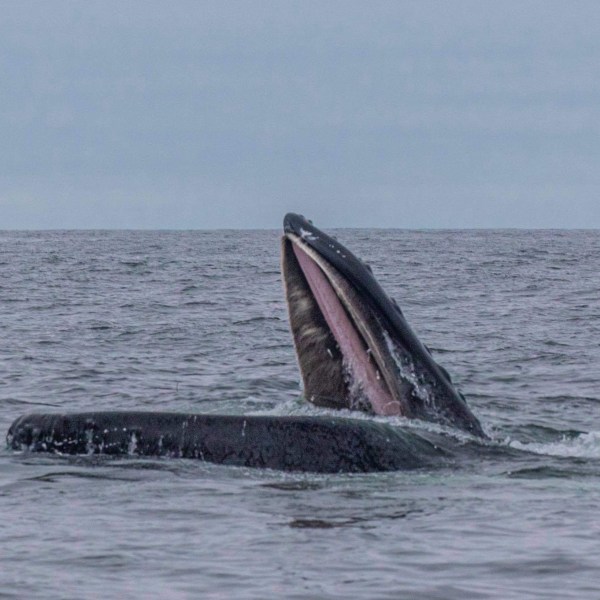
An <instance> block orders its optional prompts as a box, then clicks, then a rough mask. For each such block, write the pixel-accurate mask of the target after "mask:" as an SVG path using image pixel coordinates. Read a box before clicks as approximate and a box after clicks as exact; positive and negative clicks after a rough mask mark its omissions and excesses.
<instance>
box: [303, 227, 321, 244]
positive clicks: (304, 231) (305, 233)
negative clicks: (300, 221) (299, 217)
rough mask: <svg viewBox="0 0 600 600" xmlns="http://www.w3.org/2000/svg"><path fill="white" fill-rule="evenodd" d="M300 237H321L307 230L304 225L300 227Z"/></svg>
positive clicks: (306, 238) (310, 238)
mask: <svg viewBox="0 0 600 600" xmlns="http://www.w3.org/2000/svg"><path fill="white" fill-rule="evenodd" d="M300 237H301V238H302V239H303V240H311V241H314V240H318V239H319V238H318V237H317V236H316V235H315V234H314V233H312V232H310V231H306V229H304V228H303V227H300Z"/></svg>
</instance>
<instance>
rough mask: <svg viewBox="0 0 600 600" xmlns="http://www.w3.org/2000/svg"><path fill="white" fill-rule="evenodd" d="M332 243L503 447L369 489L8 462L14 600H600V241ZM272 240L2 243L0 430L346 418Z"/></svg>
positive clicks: (6, 585) (6, 538)
mask: <svg viewBox="0 0 600 600" xmlns="http://www.w3.org/2000/svg"><path fill="white" fill-rule="evenodd" d="M334 233H335V235H337V236H338V238H339V239H340V241H342V242H343V243H345V244H346V245H347V246H348V247H349V248H350V249H351V250H352V251H354V252H355V253H356V254H357V255H359V256H361V257H362V258H364V259H366V260H367V261H368V262H369V263H370V264H371V265H372V268H373V271H374V273H375V276H376V277H377V278H378V279H379V281H380V282H381V284H382V286H383V287H384V289H386V290H387V291H388V292H389V293H390V295H392V296H394V297H395V298H396V300H397V301H398V303H399V305H400V306H401V307H402V309H403V311H404V314H405V316H406V317H407V319H408V320H409V322H410V323H411V325H412V326H413V328H414V329H415V330H416V332H417V333H418V334H419V336H420V337H421V339H422V340H423V341H424V342H425V343H426V344H427V345H428V346H429V347H430V348H431V349H432V352H433V354H434V356H435V357H436V359H437V360H438V361H439V362H440V363H441V364H442V365H443V366H444V367H446V368H447V369H448V371H450V373H451V374H452V376H453V379H454V381H455V382H456V383H457V385H458V386H459V388H460V389H461V390H462V391H463V392H464V393H465V395H466V396H467V399H468V401H469V404H470V405H471V406H472V408H473V410H474V411H475V413H476V414H477V415H478V416H479V417H480V419H481V421H482V422H483V424H484V427H485V429H486V431H487V432H488V433H489V434H490V436H491V437H492V439H493V441H492V442H490V443H489V444H483V445H479V446H478V447H477V448H478V449H477V452H475V453H474V454H472V456H471V458H470V459H469V460H468V461H467V460H465V461H460V460H458V461H455V462H453V463H452V464H451V465H448V466H445V467H443V468H436V469H429V470H428V469H422V470H417V471H410V472H397V473H385V474H365V475H314V474H284V473H279V472H273V471H260V470H252V469H241V468H232V467H222V466H219V465H210V464H205V463H202V462H199V461H191V460H184V459H181V460H178V459H166V458H165V459H152V458H146V459H141V458H136V457H133V456H132V457H128V458H119V459H115V458H107V457H102V456H81V457H61V456H50V455H44V454H31V453H27V452H25V453H17V452H13V451H10V450H7V449H6V448H4V446H3V445H0V446H1V449H0V515H1V517H2V518H1V519H0V598H39V597H44V598H99V597H128V598H241V599H244V598H267V597H285V598H297V599H301V598H302V599H303V598H369V599H370V598H390V599H391V598H394V599H396V598H411V599H417V598H423V599H430V598H440V599H453V598H456V599H459V598H460V599H479V598H481V599H484V598H502V599H511V598H514V599H527V598H561V599H562V598H578V599H581V598H600V518H599V517H598V513H599V508H600V269H599V266H600V232H598V231H435V232H432V231H403V230H338V231H336V232H334ZM279 235H280V234H279V232H276V231H242V232H239V231H219V232H203V231H190V232H139V231H138V232H126V231H123V232H121V231H120V232H108V231H90V232H87V231H86V232H0V339H1V344H0V431H2V435H4V434H5V432H6V431H7V430H8V427H9V425H10V423H11V422H12V420H13V419H15V418H16V417H17V416H19V415H21V414H23V413H26V412H32V411H40V410H42V411H54V410H55V411H67V410H73V411H83V410H85V411H87V410H103V409H106V410H113V409H124V410H134V409H135V410H178V411H192V412H193V411H196V412H222V413H236V414H242V413H244V414H275V415H280V414H329V413H328V411H323V410H319V409H316V408H312V407H310V406H308V405H307V403H306V402H305V401H304V400H303V399H302V392H301V389H300V383H299V380H300V377H299V372H298V369H297V366H296V362H295V356H294V352H293V347H292V342H291V338H290V334H289V331H288V325H287V320H286V308H285V303H284V299H283V293H282V286H281V280H280V272H279ZM330 412H333V411H330ZM366 418H369V417H366ZM391 422H392V423H393V424H394V425H395V426H399V427H405V426H412V427H417V428H418V427H425V428H427V427H428V426H427V425H421V424H418V423H417V424H415V423H412V424H407V423H405V422H403V420H402V419H396V420H391ZM457 443H458V444H461V443H464V444H469V443H470V441H469V440H468V439H463V438H461V437H460V436H458V437H457Z"/></svg>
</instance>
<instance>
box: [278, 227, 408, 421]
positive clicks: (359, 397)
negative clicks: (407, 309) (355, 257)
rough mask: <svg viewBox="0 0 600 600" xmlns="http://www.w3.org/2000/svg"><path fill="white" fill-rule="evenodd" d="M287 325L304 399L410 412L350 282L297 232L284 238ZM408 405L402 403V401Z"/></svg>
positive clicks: (380, 331)
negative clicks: (298, 366)
mask: <svg viewBox="0 0 600 600" xmlns="http://www.w3.org/2000/svg"><path fill="white" fill-rule="evenodd" d="M282 244H283V247H282V256H283V260H282V268H283V273H284V282H285V286H286V298H287V300H288V306H289V311H290V323H291V327H292V333H293V337H294V342H295V344H296V350H297V354H298V359H299V363H300V370H301V372H302V376H303V379H304V389H305V394H306V397H307V399H309V400H310V401H311V402H313V403H315V404H318V405H324V406H336V407H345V408H352V409H362V410H367V411H369V412H374V413H376V414H380V415H406V416H409V415H410V407H409V406H407V405H405V406H403V405H402V396H401V394H399V390H397V389H396V387H397V383H398V378H397V374H396V372H395V371H396V369H395V365H394V360H393V357H392V356H391V355H390V351H389V349H388V346H387V343H386V338H385V330H384V328H383V327H382V325H381V323H380V322H379V320H378V318H377V315H376V313H375V311H374V310H373V308H372V307H371V306H369V304H368V302H366V301H365V299H364V298H363V297H361V295H360V294H359V293H358V292H357V290H356V289H355V288H354V286H353V285H352V284H351V283H350V282H349V281H348V280H347V279H346V278H345V277H344V276H343V275H342V274H341V273H340V272H339V271H338V270H337V269H336V268H335V267H334V266H333V265H332V264H331V263H330V262H329V261H327V260H326V259H325V258H324V257H323V256H321V255H320V254H319V253H318V252H317V251H315V250H314V249H313V248H311V247H310V246H309V245H308V244H306V243H305V242H304V241H303V239H302V238H301V237H300V236H297V235H296V234H294V233H287V234H286V236H285V237H284V238H283V241H282ZM405 404H406V403H405Z"/></svg>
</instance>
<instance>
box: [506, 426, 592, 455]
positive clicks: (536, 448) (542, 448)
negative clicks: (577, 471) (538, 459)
mask: <svg viewBox="0 0 600 600" xmlns="http://www.w3.org/2000/svg"><path fill="white" fill-rule="evenodd" d="M507 443H508V445H509V446H510V447H511V448H515V449H516V450H525V451H526V452H533V453H534V454H544V455H546V456H563V457H570V458H600V431H590V432H589V433H581V434H579V435H577V436H576V437H573V438H571V437H566V436H565V437H563V438H562V439H561V440H559V441H556V442H519V441H517V440H507Z"/></svg>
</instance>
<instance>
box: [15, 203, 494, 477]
mask: <svg viewBox="0 0 600 600" xmlns="http://www.w3.org/2000/svg"><path fill="white" fill-rule="evenodd" d="M281 272H282V280H283V288H284V294H285V299H286V304H287V309H288V316H289V325H290V330H291V336H292V341H293V344H294V348H295V351H296V357H297V361H298V366H299V369H300V374H301V379H302V383H303V390H304V391H303V394H304V398H305V399H306V401H307V402H309V403H312V404H314V405H315V406H319V407H324V408H326V409H331V410H327V411H324V412H325V413H326V414H322V415H318V416H316V415H315V416H307V415H302V416H297V415H293V416H273V415H219V414H194V413H177V412H147V411H146V412H144V411H90V412H73V413H68V412H67V413H64V412H55V413H31V414H26V415H23V416H20V417H18V418H17V419H16V420H15V421H14V422H13V423H12V425H11V426H10V428H9V430H8V433H7V438H6V439H7V446H8V447H9V448H10V449H12V450H15V451H20V452H25V453H29V452H45V453H51V454H57V455H66V456H70V455H107V456H155V457H172V458H189V459H197V460H201V461H205V462H207V463H216V464H222V465H234V466H238V467H250V468H268V469H275V470H281V471H301V472H317V473H352V472H377V471H393V470H400V469H414V468H422V467H426V466H427V467H430V466H432V465H437V464H445V463H446V462H447V461H448V460H450V459H451V455H452V452H451V451H450V450H449V445H448V444H447V443H445V440H446V439H447V436H448V433H447V432H448V431H456V432H457V433H459V434H461V435H466V436H469V438H470V439H473V440H485V439H486V438H487V436H486V434H485V432H484V429H483V427H482V425H481V423H480V421H479V420H478V419H477V417H476V416H475V414H474V413H473V412H472V411H471V409H470V408H469V406H468V404H467V402H466V399H465V397H464V395H463V394H462V393H461V392H460V391H459V390H458V389H457V387H456V386H455V385H454V383H453V381H452V379H451V377H450V375H449V374H448V372H447V371H446V370H445V369H444V368H443V367H442V366H441V365H439V364H438V362H437V361H436V360H435V359H434V357H433V355H432V353H431V352H430V350H429V349H428V348H427V347H426V346H425V345H424V344H423V343H422V342H421V341H420V340H419V338H418V337H417V335H416V334H415V333H414V331H413V329H412V328H411V327H410V326H409V324H408V322H407V320H406V318H405V316H404V314H403V312H402V310H401V309H400V307H399V306H398V303H397V302H396V301H395V300H393V299H392V298H390V296H388V295H387V294H386V292H385V291H384V290H383V289H382V287H381V286H380V285H379V283H378V282H377V280H376V279H375V277H374V275H373V272H372V269H371V267H370V266H369V265H367V264H366V263H365V262H363V261H362V260H360V259H359V258H358V257H356V256H355V255H354V254H353V253H352V252H351V251H350V250H348V249H347V248H346V247H345V246H344V245H342V244H341V243H340V242H339V241H338V240H337V239H335V238H334V237H332V236H330V235H328V234H326V233H325V232H323V231H322V230H320V229H318V228H317V227H316V226H315V225H314V224H313V223H312V222H311V221H310V220H308V219H306V218H305V217H303V216H302V215H299V214H295V213H289V214H287V215H286V216H285V218H284V222H283V235H282V238H281ZM340 409H342V411H341V412H340V413H339V416H338V413H337V411H338V410H340ZM413 421H414V422H426V423H431V424H433V425H434V427H433V428H419V427H408V426H407V427H404V426H401V425H399V424H398V423H405V422H406V423H411V422H413Z"/></svg>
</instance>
